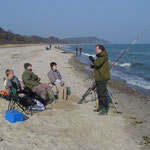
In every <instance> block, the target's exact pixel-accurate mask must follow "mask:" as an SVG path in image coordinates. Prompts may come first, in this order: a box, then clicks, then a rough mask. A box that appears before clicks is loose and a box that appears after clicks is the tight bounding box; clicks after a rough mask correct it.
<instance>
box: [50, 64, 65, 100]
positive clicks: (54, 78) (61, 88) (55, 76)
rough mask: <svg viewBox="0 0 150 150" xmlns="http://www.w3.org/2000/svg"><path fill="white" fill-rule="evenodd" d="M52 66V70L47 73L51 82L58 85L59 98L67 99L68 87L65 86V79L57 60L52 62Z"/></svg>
mask: <svg viewBox="0 0 150 150" xmlns="http://www.w3.org/2000/svg"><path fill="white" fill-rule="evenodd" d="M50 68H51V70H50V71H49V72H48V74H47V75H48V78H49V80H50V82H51V84H54V85H56V86H57V90H58V98H59V99H63V100H67V91H66V87H65V84H64V80H63V79H62V76H61V74H60V72H59V71H58V70H57V64H56V63H55V62H51V63H50Z"/></svg>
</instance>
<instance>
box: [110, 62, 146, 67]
mask: <svg viewBox="0 0 150 150" xmlns="http://www.w3.org/2000/svg"><path fill="white" fill-rule="evenodd" d="M110 63H111V64H112V62H110ZM115 65H117V66H120V67H142V66H144V64H143V63H128V62H126V63H116V64H115Z"/></svg>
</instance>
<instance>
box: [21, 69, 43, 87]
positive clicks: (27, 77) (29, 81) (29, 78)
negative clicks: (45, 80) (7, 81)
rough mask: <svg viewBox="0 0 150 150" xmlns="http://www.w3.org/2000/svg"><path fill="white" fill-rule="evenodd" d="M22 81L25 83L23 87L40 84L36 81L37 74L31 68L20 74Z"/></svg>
mask: <svg viewBox="0 0 150 150" xmlns="http://www.w3.org/2000/svg"><path fill="white" fill-rule="evenodd" d="M22 81H23V83H24V84H25V87H27V88H29V89H32V88H33V87H34V86H37V85H39V84H40V82H39V81H38V76H37V75H35V74H34V73H33V72H32V70H27V69H26V70H25V71H24V72H23V74H22Z"/></svg>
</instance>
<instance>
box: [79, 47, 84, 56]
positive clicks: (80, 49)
mask: <svg viewBox="0 0 150 150" xmlns="http://www.w3.org/2000/svg"><path fill="white" fill-rule="evenodd" d="M82 49H83V48H82V47H80V48H79V51H80V56H81V54H82Z"/></svg>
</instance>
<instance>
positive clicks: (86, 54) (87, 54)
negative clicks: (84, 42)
mask: <svg viewBox="0 0 150 150" xmlns="http://www.w3.org/2000/svg"><path fill="white" fill-rule="evenodd" d="M82 54H83V55H85V56H88V57H89V56H92V57H96V56H95V55H92V54H89V53H84V52H82Z"/></svg>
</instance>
